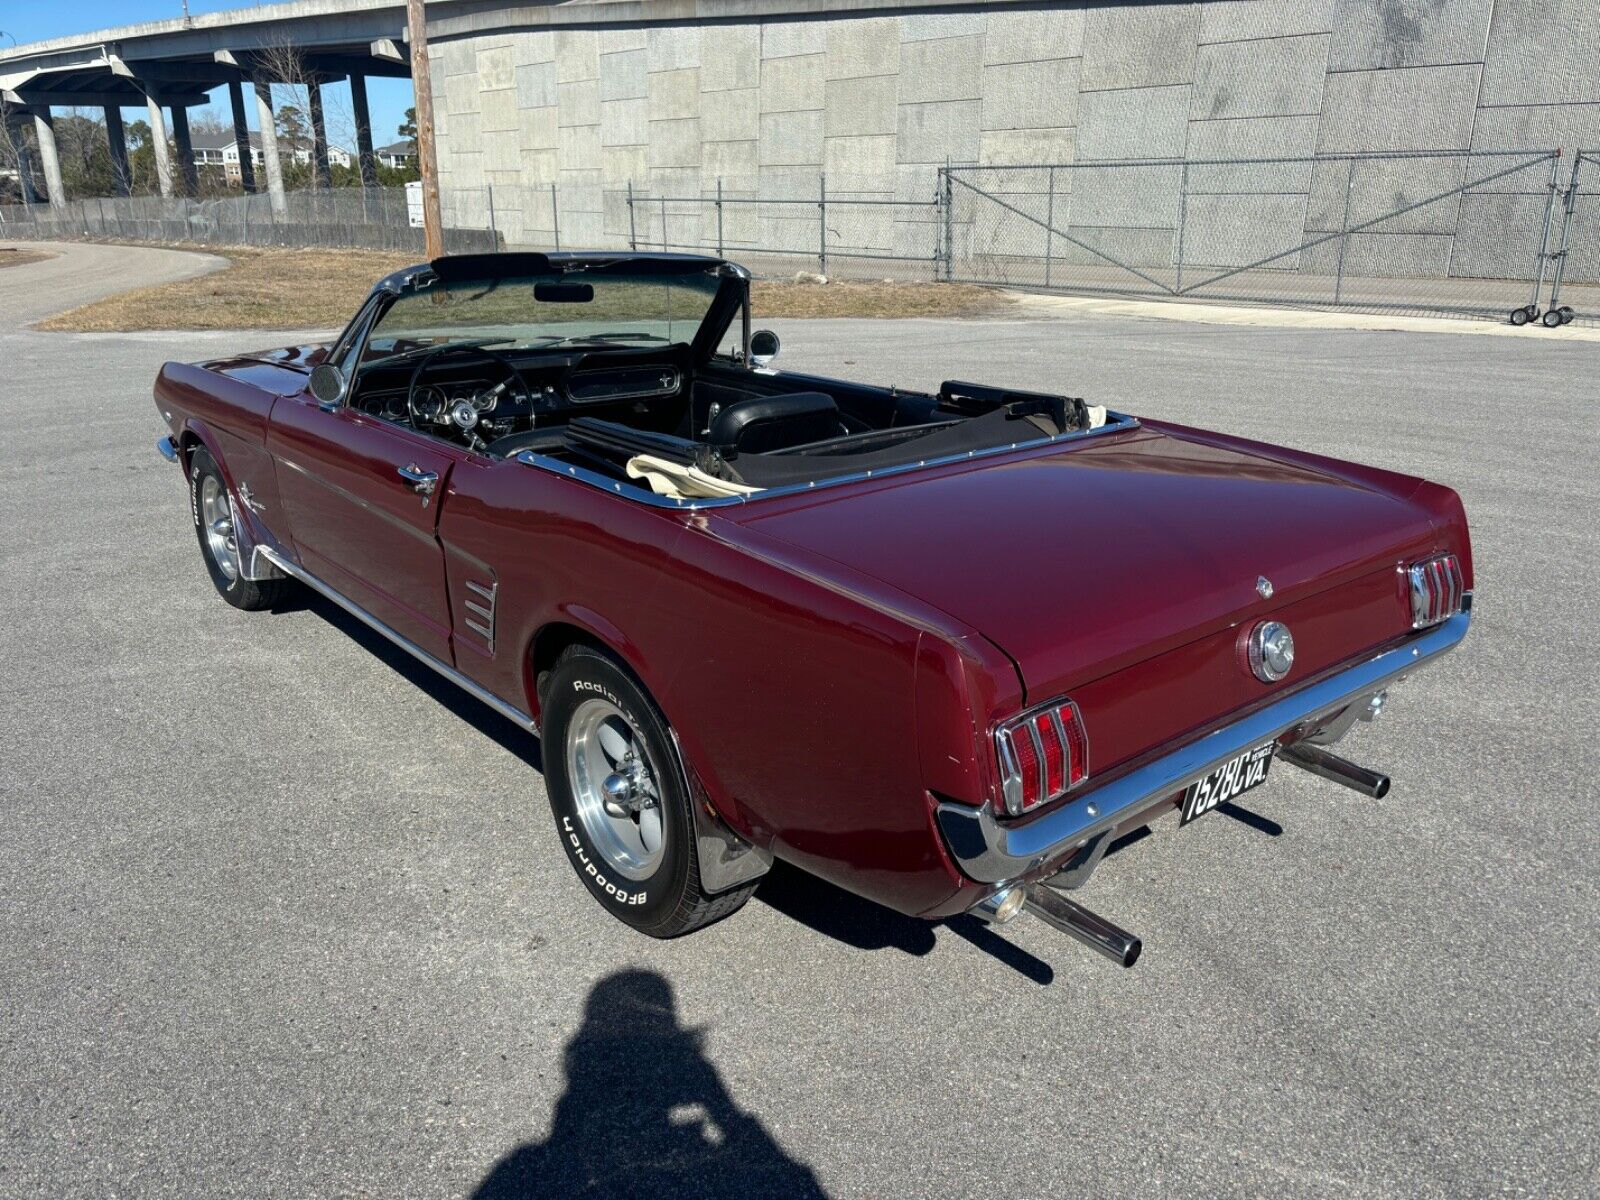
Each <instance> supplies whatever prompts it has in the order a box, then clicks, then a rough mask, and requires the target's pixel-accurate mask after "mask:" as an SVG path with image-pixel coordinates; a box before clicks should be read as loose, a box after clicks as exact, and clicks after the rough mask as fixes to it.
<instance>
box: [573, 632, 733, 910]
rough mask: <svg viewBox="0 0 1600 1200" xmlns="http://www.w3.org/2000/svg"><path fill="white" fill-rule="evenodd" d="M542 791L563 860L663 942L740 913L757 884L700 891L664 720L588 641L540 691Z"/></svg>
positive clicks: (598, 895) (684, 794) (683, 793)
mask: <svg viewBox="0 0 1600 1200" xmlns="http://www.w3.org/2000/svg"><path fill="white" fill-rule="evenodd" d="M543 701H544V702H543V705H542V709H543V718H544V720H543V722H542V724H543V726H544V730H543V739H542V744H543V747H544V770H545V786H546V789H547V790H548V792H549V793H550V810H551V812H552V813H553V814H554V816H555V820H556V830H557V832H558V833H559V834H560V837H561V845H562V848H563V849H564V850H565V851H566V852H567V859H568V861H570V862H571V863H572V868H573V870H575V871H576V872H577V873H578V878H579V879H581V880H582V881H583V885H584V887H586V888H588V889H589V894H590V895H592V896H593V897H594V898H595V899H596V900H598V901H599V902H600V905H601V906H602V907H603V908H605V910H606V911H607V912H609V913H611V915H612V916H614V917H616V918H617V919H618V920H619V921H623V922H625V923H627V924H629V925H631V926H633V927H634V928H635V929H637V930H639V932H641V933H646V934H649V935H650V936H651V937H658V938H668V937H677V936H678V935H679V934H684V933H689V932H691V931H692V930H695V929H699V928H701V927H703V926H705V925H709V924H711V922H713V921H717V920H720V919H721V918H723V917H725V916H727V915H728V914H729V913H732V912H734V911H735V910H736V909H738V908H739V907H740V906H742V905H743V904H744V902H745V901H746V900H748V899H749V898H750V893H751V892H753V891H754V890H755V886H754V885H753V884H751V885H746V886H744V887H741V888H735V889H734V890H732V891H729V892H724V893H722V894H721V895H717V896H708V895H707V894H706V893H705V892H704V891H703V890H702V889H701V886H700V864H699V861H698V860H697V859H696V857H695V844H694V818H693V815H692V813H691V811H690V808H689V794H688V788H687V786H686V784H685V782H684V779H683V773H682V770H681V769H680V768H679V765H678V759H677V754H676V751H675V749H674V747H673V744H672V738H671V735H670V733H668V731H667V723H666V720H665V719H664V718H663V717H662V715H661V713H660V712H659V711H658V710H657V708H656V706H655V704H654V703H652V702H651V700H650V697H649V696H648V695H646V694H645V691H644V689H643V688H642V687H640V685H639V684H638V683H637V682H636V681H635V680H634V678H633V676H632V675H630V674H629V673H628V672H627V671H626V670H625V669H623V668H622V667H621V666H620V665H619V664H618V663H617V662H616V661H615V660H613V659H612V658H610V657H609V656H607V655H605V654H603V653H601V652H600V651H598V650H595V649H593V648H591V647H589V646H573V647H571V648H569V649H568V650H567V651H565V652H564V653H563V654H562V656H561V657H560V658H559V659H558V660H557V661H556V664H555V666H554V668H552V670H551V672H550V674H549V676H548V678H547V679H546V680H545V684H544V688H543Z"/></svg>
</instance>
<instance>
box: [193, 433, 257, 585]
mask: <svg viewBox="0 0 1600 1200" xmlns="http://www.w3.org/2000/svg"><path fill="white" fill-rule="evenodd" d="M208 475H210V476H214V477H215V478H216V480H217V483H218V485H219V486H220V487H221V488H222V494H223V495H225V496H227V497H229V503H230V506H231V504H232V496H233V493H232V492H230V491H229V490H228V481H227V480H226V479H224V478H223V477H222V471H221V469H220V468H219V467H218V466H217V462H216V459H214V458H212V457H211V451H209V450H207V449H206V448H205V447H204V446H197V447H195V450H194V452H193V453H192V454H190V455H189V518H190V519H191V520H192V521H193V522H194V534H195V538H196V539H197V540H198V541H199V543H200V557H201V559H202V560H203V561H204V562H205V564H206V573H207V574H209V575H210V576H211V582H212V583H213V584H214V585H215V586H216V589H217V591H218V592H219V593H220V594H221V596H222V598H223V599H224V600H226V601H228V603H230V604H238V603H239V602H240V601H241V600H242V599H243V598H244V582H245V581H244V573H243V572H242V571H241V572H235V574H234V577H233V578H232V579H229V578H228V577H227V575H226V574H224V573H223V570H222V568H221V567H220V566H218V565H217V559H216V556H215V555H214V554H212V552H211V542H210V540H209V539H208V538H207V537H206V531H205V526H204V525H203V524H202V522H201V518H200V485H201V484H202V483H204V482H205V479H206V477H207V476H208Z"/></svg>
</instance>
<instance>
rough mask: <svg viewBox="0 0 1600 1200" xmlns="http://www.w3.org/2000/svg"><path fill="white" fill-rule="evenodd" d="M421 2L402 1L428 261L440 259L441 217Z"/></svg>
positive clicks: (420, 0)
mask: <svg viewBox="0 0 1600 1200" xmlns="http://www.w3.org/2000/svg"><path fill="white" fill-rule="evenodd" d="M422 3H423V0H406V24H407V27H408V34H407V36H408V37H409V38H410V41H411V90H412V94H413V95H414V96H415V97H416V101H417V170H418V171H420V172H421V173H422V231H423V236H424V238H425V241H426V244H427V248H428V258H429V259H430V260H432V259H435V258H442V257H444V218H443V216H442V215H441V213H440V211H439V158H438V155H437V154H436V153H435V151H434V145H433V77H432V76H431V75H430V74H429V73H428V18H427V17H426V16H425V15H423V12H422Z"/></svg>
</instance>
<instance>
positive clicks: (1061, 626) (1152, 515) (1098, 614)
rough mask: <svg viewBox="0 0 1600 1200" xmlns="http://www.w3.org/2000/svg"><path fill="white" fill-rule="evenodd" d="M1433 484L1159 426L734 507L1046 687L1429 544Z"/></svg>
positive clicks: (1149, 652)
mask: <svg viewBox="0 0 1600 1200" xmlns="http://www.w3.org/2000/svg"><path fill="white" fill-rule="evenodd" d="M1378 480H1382V481H1383V483H1382V484H1380V483H1379V482H1378ZM1418 484H1419V481H1417V480H1413V479H1411V478H1410V477H1408V476H1398V475H1389V474H1387V473H1384V472H1372V471H1366V470H1365V469H1364V468H1358V467H1354V466H1351V467H1349V468H1348V469H1347V470H1341V469H1340V465H1339V464H1334V463H1331V462H1328V463H1326V464H1323V463H1322V461H1321V460H1312V459H1310V458H1309V456H1303V455H1297V454H1294V453H1293V452H1289V451H1281V452H1274V451H1272V450H1271V449H1270V448H1267V447H1256V446H1253V445H1252V444H1250V443H1242V442H1238V441H1236V440H1233V439H1228V438H1224V437H1219V436H1215V435H1210V434H1202V433H1200V432H1198V431H1191V430H1183V429H1181V428H1179V427H1175V426H1152V425H1146V426H1144V427H1142V428H1139V429H1136V430H1133V431H1130V432H1128V433H1122V434H1112V435H1107V436H1104V437H1099V438H1093V439H1086V440H1084V441H1081V442H1077V443H1072V444H1068V445H1062V446H1056V447H1051V448H1049V449H1043V450H1040V451H1037V452H1032V453H1029V452H1023V453H1022V454H1019V455H1017V456H1014V457H1013V456H1007V457H1005V458H1001V459H998V460H994V459H991V460H988V461H985V462H975V463H973V464H971V465H962V466H960V467H956V468H947V469H941V470H935V471H929V472H926V473H923V472H916V473H912V474H909V475H903V476H899V477H896V478H895V479H892V480H884V481H883V482H882V483H879V484H874V485H863V487H861V488H857V487H849V488H839V489H829V490H828V492H827V493H826V494H817V495H815V496H799V497H795V498H794V502H793V503H790V502H789V501H787V500H776V501H775V502H774V505H773V506H771V507H769V506H767V505H760V504H757V505H752V506H750V507H749V508H746V509H742V510H739V511H738V512H737V513H736V515H734V516H733V517H732V519H734V520H738V521H740V522H741V523H742V524H746V525H749V526H750V527H751V528H753V529H756V530H759V531H760V532H761V533H763V534H765V535H768V536H772V537H776V538H779V539H782V540H784V541H787V542H789V543H791V544H793V545H796V546H799V547H802V548H804V549H806V550H808V551H811V552H813V553H816V554H820V555H824V556H826V557H828V558H831V559H833V560H834V561H837V562H839V563H842V564H844V565H846V566H849V567H851V568H852V569H854V570H857V571H860V572H863V573H865V574H867V575H870V576H873V577H875V578H877V579H879V580H881V581H882V582H884V583H886V584H889V585H891V586H893V587H895V588H897V589H899V590H900V591H902V592H904V593H907V594H909V595H910V596H913V597H916V598H918V599H921V600H923V601H925V602H926V603H928V604H931V605H934V606H936V607H937V608H939V609H941V610H942V611H944V612H946V613H948V614H949V615H950V616H952V617H954V618H956V619H957V620H959V621H961V622H964V623H965V624H967V625H968V626H970V627H971V628H973V629H975V630H977V631H978V632H980V633H981V634H983V635H984V636H985V637H986V638H988V639H989V640H990V641H991V642H993V643H994V644H995V645H997V646H999V647H1000V648H1001V649H1002V650H1004V651H1005V652H1006V654H1008V655H1009V656H1010V657H1011V658H1012V659H1013V660H1014V661H1015V662H1016V664H1017V666H1018V669H1019V671H1020V672H1021V674H1022V677H1023V682H1024V685H1025V687H1027V689H1028V691H1029V693H1030V694H1032V693H1033V691H1034V689H1035V688H1036V687H1040V686H1043V685H1045V684H1049V685H1050V686H1052V687H1054V686H1058V685H1061V684H1063V683H1064V684H1066V685H1068V686H1072V685H1074V684H1075V683H1077V682H1085V681H1088V680H1092V679H1096V678H1099V677H1100V676H1102V675H1105V674H1108V673H1110V672H1112V671H1115V670H1119V669H1121V668H1122V667H1125V666H1128V665H1131V664H1132V663H1135V662H1138V661H1142V660H1143V659H1145V658H1149V657H1153V656H1155V655H1157V654H1160V653H1163V652H1165V651H1167V650H1170V649H1173V648H1175V647H1177V646H1180V645H1185V644H1187V643H1189V642H1191V641H1194V640H1196V639H1198V638H1201V637H1204V636H1205V635H1207V634H1208V633H1212V632H1215V631H1217V630H1219V629H1222V628H1226V627H1228V626H1230V625H1233V624H1236V623H1238V622H1240V621H1242V620H1244V619H1246V618H1247V617H1249V616H1250V615H1252V614H1254V613H1258V612H1264V611H1268V609H1269V608H1281V607H1283V606H1285V605H1287V604H1290V603H1293V602H1294V601H1295V600H1297V599H1302V598H1304V597H1306V596H1310V595H1313V594H1315V593H1317V592H1320V591H1324V590H1327V589H1331V588H1334V587H1337V586H1339V585H1340V584H1342V583H1345V582H1348V581H1351V580H1354V579H1356V578H1357V577H1359V576H1362V575H1368V574H1370V573H1371V572H1372V571H1374V570H1375V569H1377V568H1379V567H1385V566H1388V567H1392V566H1393V565H1394V564H1395V563H1397V562H1398V561H1400V560H1401V559H1402V558H1406V557H1411V556H1413V555H1414V554H1416V553H1419V552H1420V551H1424V550H1426V549H1427V548H1428V547H1429V546H1430V545H1431V544H1432V542H1433V540H1434V527H1433V524H1432V521H1431V520H1430V518H1429V515H1428V513H1427V512H1426V511H1425V510H1424V509H1423V508H1422V507H1421V506H1419V505H1414V504H1411V503H1409V502H1408V501H1407V500H1406V499H1405V498H1404V497H1405V496H1407V495H1409V494H1410V492H1411V491H1412V490H1414V488H1415V486H1416V485H1418ZM1263 578H1265V579H1266V580H1269V581H1270V583H1271V593H1272V594H1271V598H1270V599H1266V598H1263V597H1262V596H1261V595H1260V593H1259V591H1258V586H1257V585H1258V580H1260V579H1263ZM1034 698H1037V697H1034Z"/></svg>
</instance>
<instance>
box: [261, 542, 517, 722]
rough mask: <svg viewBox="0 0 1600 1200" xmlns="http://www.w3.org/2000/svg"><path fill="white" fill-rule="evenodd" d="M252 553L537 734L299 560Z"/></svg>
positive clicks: (266, 550) (513, 711)
mask: <svg viewBox="0 0 1600 1200" xmlns="http://www.w3.org/2000/svg"><path fill="white" fill-rule="evenodd" d="M256 553H257V554H260V555H261V556H262V557H263V558H265V559H266V560H267V561H268V562H270V563H272V565H273V566H275V567H277V568H278V569H279V570H281V571H283V572H284V574H286V575H291V576H293V577H294V578H295V579H298V580H299V581H300V582H301V583H303V584H305V585H306V586H307V587H308V588H310V589H311V590H312V591H314V592H316V593H317V594H318V595H321V596H325V597H326V598H327V599H329V600H331V601H333V602H334V603H335V604H337V605H338V606H339V607H340V608H342V609H344V610H345V612H347V613H349V614H350V615H351V616H352V617H355V618H356V620H358V621H360V622H361V623H362V624H363V625H365V626H367V627H368V628H369V629H372V630H373V631H375V632H377V633H381V634H383V636H384V637H386V638H388V639H389V640H390V641H391V642H393V643H394V644H395V645H396V646H399V647H400V649H402V650H404V651H405V652H406V653H407V654H409V655H411V657H413V658H415V659H416V660H417V661H418V662H420V663H423V664H424V665H426V666H429V667H432V668H433V669H434V670H435V671H437V672H438V673H439V674H441V675H443V676H444V677H445V678H446V679H448V680H449V681H450V682H451V683H453V684H455V685H456V686H457V687H458V688H460V689H461V690H462V691H464V692H466V693H467V695H469V696H471V697H472V698H473V699H474V700H477V701H479V702H480V703H483V704H487V705H488V706H489V707H490V708H492V709H494V710H495V712H497V713H499V714H500V715H501V716H502V717H505V718H506V719H507V720H510V721H514V722H516V723H517V724H518V725H520V726H522V727H523V728H524V729H526V730H527V731H528V732H529V733H532V734H538V732H539V725H538V723H537V722H536V721H535V720H534V719H533V718H532V717H530V716H529V715H528V714H527V713H525V712H523V711H522V710H521V709H519V708H516V707H514V706H513V705H510V704H507V703H506V702H505V701H504V700H502V699H500V697H498V696H496V695H495V694H494V693H493V692H490V691H488V690H486V689H485V688H482V687H480V686H479V685H478V684H476V683H474V682H473V681H472V680H470V679H468V678H467V677H466V676H465V675H463V674H462V673H461V672H460V671H458V670H456V669H455V668H454V667H452V666H450V665H449V664H448V663H445V662H441V661H440V660H439V659H437V658H435V657H434V656H433V655H431V654H429V653H428V652H427V651H426V650H424V649H423V648H422V647H421V646H419V645H417V644H416V643H415V642H413V641H412V640H411V639H410V638H408V637H406V636H405V635H404V634H402V633H398V632H396V631H395V630H393V629H391V628H390V627H389V626H387V625H385V624H384V623H383V622H382V621H380V620H378V618H377V617H375V616H373V615H372V614H371V613H369V612H368V611H367V610H366V609H364V608H362V607H361V606H360V605H359V604H357V603H356V602H355V601H353V600H350V599H348V598H347V597H345V596H344V595H343V594H342V593H340V592H336V591H334V589H333V588H331V587H329V586H328V585H327V584H325V583H323V582H322V580H320V579H318V578H317V577H316V576H315V575H313V574H312V573H311V572H310V571H308V570H306V569H305V568H304V567H302V566H301V565H300V564H299V563H295V562H291V561H290V560H289V559H288V558H287V557H286V556H285V555H283V554H281V553H279V552H278V551H277V550H274V549H273V548H272V547H270V546H257V547H256Z"/></svg>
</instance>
